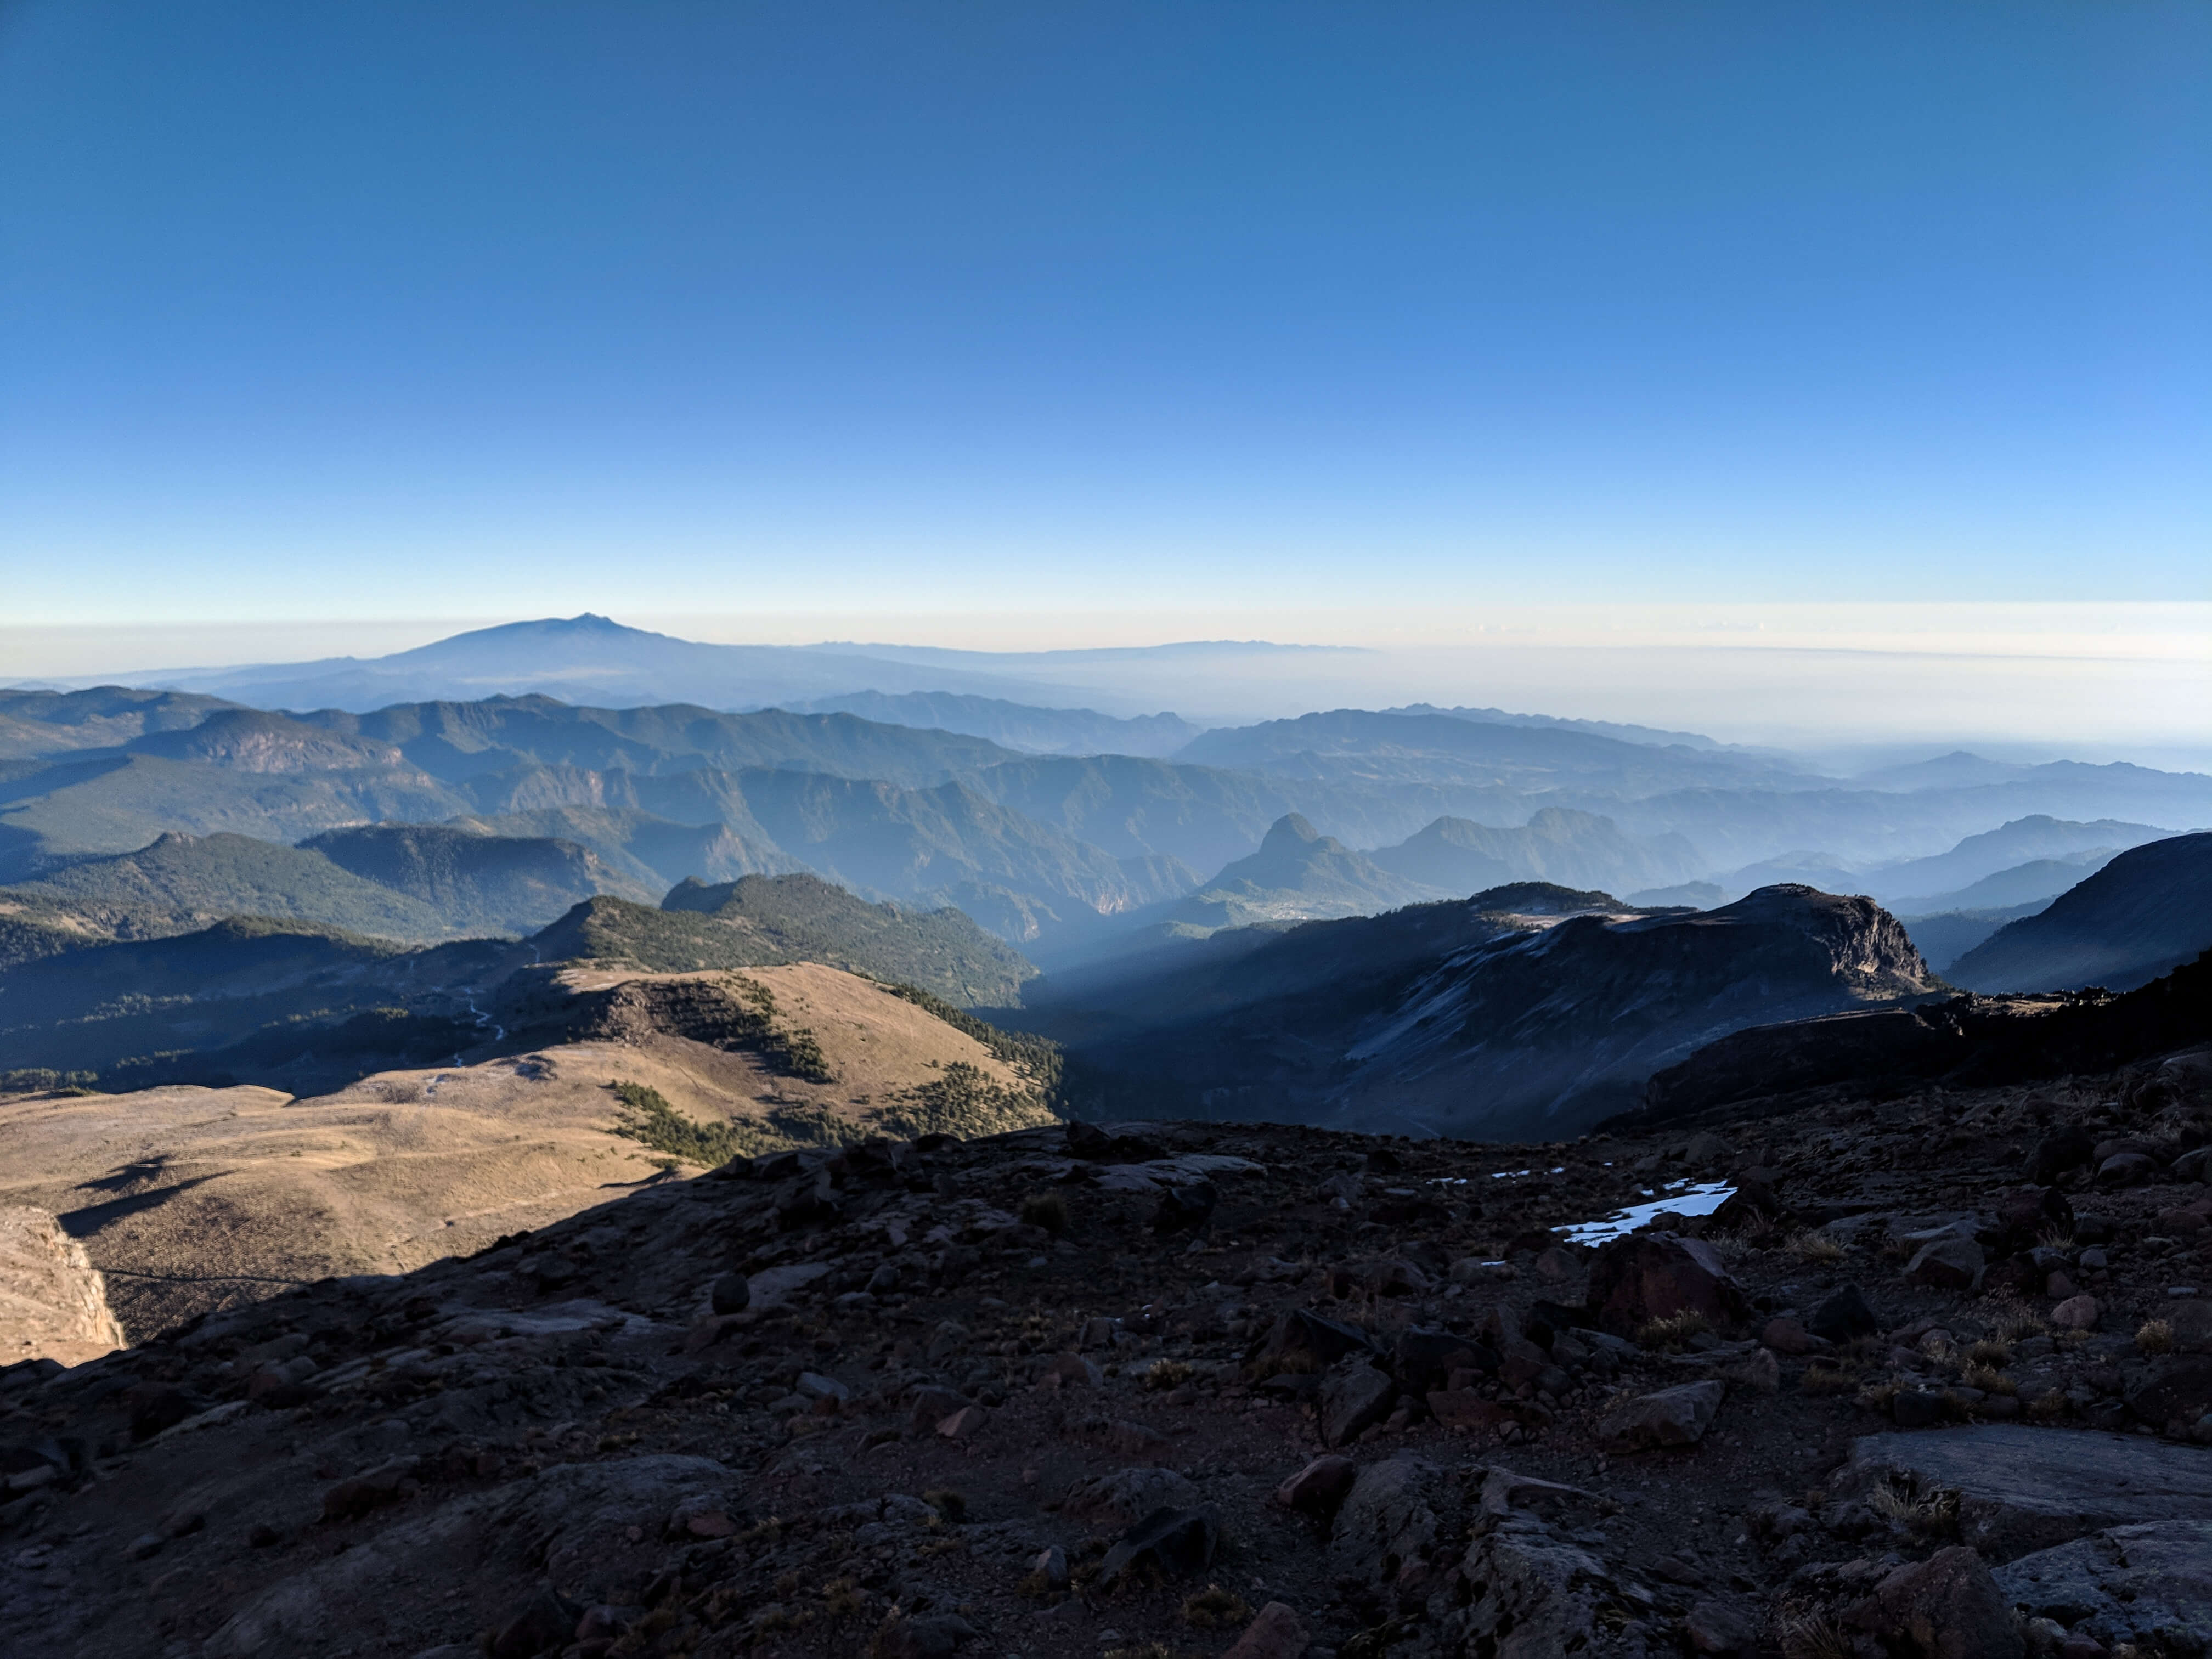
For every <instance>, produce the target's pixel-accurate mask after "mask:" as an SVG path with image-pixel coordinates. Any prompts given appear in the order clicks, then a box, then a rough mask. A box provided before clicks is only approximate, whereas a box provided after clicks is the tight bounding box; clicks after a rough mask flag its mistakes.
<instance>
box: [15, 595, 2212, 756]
mask: <svg viewBox="0 0 2212 1659" xmlns="http://www.w3.org/2000/svg"><path fill="white" fill-rule="evenodd" d="M530 619H531V618H526V617H520V616H510V617H494V618H445V619H424V620H420V621H398V620H386V621H374V622H349V623H338V622H331V621H327V620H323V621H308V622H300V621H295V622H290V623H235V624H228V625H219V626H213V627H208V626H182V625H173V626H170V627H167V628H152V627H139V628H79V629H23V628H12V629H11V628H6V627H4V626H0V683H5V680H9V679H12V680H15V681H19V682H37V681H40V680H41V679H46V680H52V681H53V682H56V683H68V684H77V683H85V682H88V681H90V680H93V679H96V678H114V679H118V680H120V681H123V682H125V683H159V682H160V681H161V677H162V676H163V674H164V673H168V674H183V673H186V672H188V671H199V670H210V669H216V668H222V667H232V666H242V665H258V664H263V663H286V662H302V661H313V660H318V659H323V658H327V657H344V656H354V657H359V658H371V657H376V656H381V655H385V654H387V653H392V652H397V651H403V650H407V649H410V648H412V647H416V646H420V645H424V644H428V643H430V642H432V641H437V640H441V639H445V638H447V637H450V636H451V635H455V634H459V633H463V632H467V631H471V630H473V629H479V628H483V627H489V626H497V625H499V624H500V623H511V622H518V621H524V620H530ZM614 620H616V621H617V622H621V623H625V624H626V625H628V626H632V627H637V628H641V629H647V630H648V631H652V632H658V633H664V634H668V635H672V636H674V637H676V638H678V639H688V640H695V641H703V642H709V643H718V644H768V645H793V646H797V645H815V644H829V643H835V644H842V645H846V646H849V647H852V648H853V649H854V651H855V652H856V653H860V654H865V653H866V651H867V649H868V648H869V647H870V646H871V645H874V646H878V647H939V648H945V649H953V650H963V651H976V652H993V653H1040V652H1053V651H1082V650H1086V649H1095V648H1098V647H1157V646H1161V645H1165V644H1170V643H1173V642H1176V641H1177V640H1183V641H1190V640H1209V641H1228V640H1252V639H1258V638H1261V637H1263V635H1262V634H1261V633H1260V632H1259V631H1256V630H1255V629H1250V628H1247V629H1243V630H1239V629H1237V628H1235V627H1234V626H1230V627H1221V628H1216V629H1212V630H1208V629H1206V628H1205V627H1203V626H1201V625H1200V624H1205V623H1237V622H1245V623H1253V622H1257V623H1273V624H1276V625H1283V624H1290V625H1293V626H1296V625H1297V624H1299V623H1303V624H1304V627H1306V628H1307V629H1311V630H1313V631H1312V632H1311V633H1309V634H1307V635H1306V636H1305V637H1304V638H1299V637H1296V636H1289V637H1278V638H1275V639H1273V641H1272V642H1273V643H1275V644H1278V645H1299V644H1304V645H1309V646H1325V647H1348V649H1340V650H1337V651H1326V652H1317V653H1310V654H1307V653H1281V654H1276V655H1261V656H1257V657H1249V658H1245V659H1239V660H1238V662H1237V665H1236V670H1235V671H1234V673H1233V674H1229V673H1225V671H1223V669H1222V668H1221V667H1220V666H1218V665H1212V666H1198V667H1178V666H1176V665H1173V664H1168V665H1160V664H1157V663H1148V664H1147V665H1146V666H1145V667H1144V668H1143V669H1142V671H1141V672H1140V673H1139V674H1138V675H1135V676H1133V677H1130V676H1121V675H1117V674H1116V673H1115V671H1113V670H1112V669H1111V668H1110V667H1108V666H1101V665H1069V666H1068V667H1067V668H1066V669H1065V670H1063V672H1064V673H1065V674H1066V676H1067V678H1066V681H1065V685H1064V689H1065V690H1066V696H1062V697H1057V698H1046V699H1044V701H1046V702H1050V703H1051V704H1052V705H1053V706H1056V707H1058V706H1066V707H1080V706H1094V705H1095V706H1097V707H1100V708H1103V709H1105V710H1106V711H1107V712H1110V713H1115V714H1135V713H1156V712H1159V711H1161V710H1163V709H1169V708H1172V709H1173V710H1174V712H1176V713H1178V714H1183V715H1184V716H1186V717H1187V718H1190V719H1194V720H1199V721H1200V723H1202V724H1225V723H1239V722H1243V721H1249V720H1262V719H1273V718H1281V717H1285V716H1288V715H1294V714H1302V713H1305V712H1309V711H1310V710H1311V709H1314V708H1329V707H1340V706H1360V707H1374V708H1380V707H1387V706H1391V705H1394V704H1402V703H1407V702H1436V703H1439V704H1443V705H1446V706H1450V705H1455V704H1466V705H1471V706H1480V707H1497V708H1505V709H1508V710H1510V711H1511V712H1516V713H1523V714H1550V715H1557V716H1560V717H1564V718H1570V719H1583V720H1614V721H1620V722H1623V723H1627V724H1638V725H1646V726H1662V727H1672V728H1681V729H1690V730H1695V731H1698V732H1703V733H1705V735H1707V736H1711V737H1713V738H1718V739H1720V740H1721V741H1723V742H1731V743H1742V744H1759V745H1769V746H1774V747H1780V748H1787V749H1792V750H1798V751H1800V752H1802V753H1805V754H1808V755H1809V756H1811V757H1814V758H1818V759H1825V760H1827V761H1829V762H1830V763H1833V764H1835V765H1838V766H1841V767H1844V768H1849V767H1850V766H1853V765H1858V764H1866V765H1873V764H1886V763H1893V762H1894V761H1896V760H1898V759H1899V758H1904V757H1911V756H1916V755H1919V754H1923V753H1924V754H1934V753H1939V752H1943V751H1945V750H1949V749H1951V748H1955V747H1966V748H1971V749H1973V750H1976V751H1977V752H1980V753H1984V754H1985V755H1988V756H1989V757H1991V758H2002V759H2018V760H2027V761H2033V760H2045V759H2056V758H2069V759H2080V760H2089V761H2100V762H2102V761H2110V760H2130V761H2134V762H2136V763H2139V764H2145V765H2154V766H2163V767H2169V768H2171V767H2179V768H2184V769H2191V770H2197V769H2212V737H2208V736H2207V735H2206V723H2205V721H2204V720H2203V717H2202V716H2203V710H2204V709H2206V708H2212V605H2195V606H2181V605H2175V606H2124V605H2112V606H2105V607H2086V606H2079V605H2076V606H2065V607H2058V606H2017V605H2015V606H2005V607H1999V606H1984V607H1960V606H1933V605H1931V606H1923V607H1895V606H1864V605H1862V606H1855V607H1853V606H1824V607H1810V606H1798V607H1734V608H1727V607H1717V606H1705V607H1691V606H1681V607H1672V608H1668V609H1665V610H1662V609H1661V608H1657V607H1636V608H1629V607H1612V608H1605V609H1600V608H1596V607H1568V606H1553V607H1519V608H1516V609H1514V610H1510V611H1509V610H1506V609H1505V608H1503V607H1499V608H1495V609H1493V610H1492V611H1490V612H1488V613H1486V620H1484V621H1481V622H1468V623H1463V624H1462V629H1461V631H1460V637H1459V638H1457V639H1454V638H1452V637H1451V636H1450V635H1451V629H1449V625H1448V624H1447V623H1445V622H1443V620H1441V619H1440V618H1438V617H1437V616H1436V615H1434V614H1433V613H1431V615H1430V616H1429V617H1427V618H1426V620H1425V626H1424V628H1423V629H1422V630H1421V632H1420V634H1419V635H1416V636H1415V637H1413V638H1410V639H1409V638H1405V637H1402V634H1403V632H1404V631H1406V630H1401V636H1400V637H1395V638H1394V637H1393V636H1392V635H1391V634H1390V633H1389V632H1388V631H1386V630H1383V629H1374V630H1372V631H1365V632H1363V631H1362V630H1361V628H1360V625H1359V623H1360V619H1359V618H1358V617H1346V616H1343V615H1340V616H1338V617H1334V618H1333V619H1323V618H1315V617H1305V618H1299V617H1285V616H1281V615H1277V616H1273V617H1267V616H1262V617H1256V618H1255V617H1222V616H1219V615H1218V614H1214V615H1208V616H1205V617H1179V618H1172V619H1168V620H1167V621H1165V622H1160V621H1156V620H1153V619H1149V618H1146V617H1099V616H1095V615H1094V616H1091V617H1023V618H1016V619H1009V618H1004V617H999V618H981V619H978V618H972V617H970V618H962V617H937V618H915V617H904V618H899V617H867V616H865V615H863V616H858V617H853V616H848V617H834V616H813V617H807V616H791V617H713V616H694V617H665V616H663V617H653V616H646V615H634V616H623V615H619V614H617V615H616V616H615V617H614ZM841 621H842V622H845V623H871V622H881V623H885V624H887V625H888V624H890V623H899V622H903V623H905V624H906V632H905V636H904V637H898V636H896V635H882V634H872V633H871V632H870V631H869V630H868V629H866V628H861V629H859V630H858V631H850V632H844V633H838V632H836V631H832V630H833V629H834V625H835V624H836V623H838V622H841ZM1176 622H1188V623H1191V624H1193V626H1192V627H1191V628H1190V629H1188V631H1184V632H1182V633H1179V634H1177V633H1171V632H1169V631H1165V630H1167V629H1171V628H1172V627H1173V624H1174V623H1176ZM1323 633H1333V634H1334V635H1335V637H1333V638H1328V637H1316V636H1315V635H1318V634H1323ZM192 647H198V648H199V649H200V653H201V654H199V655H198V656H197V657H192V658H188V657H187V656H185V655H180V654H178V653H185V652H188V651H189V650H190V649H191V648H192ZM852 689H854V690H862V689H866V688H863V687H860V686H858V685H856V686H854V688H852ZM1008 695H1009V700H1010V701H1016V702H1019V701H1024V700H1025V699H1024V697H1022V696H1014V695H1012V694H1008ZM1747 699H1749V700H1753V701H1751V702H1747ZM248 701H251V699H250V698H249V699H248Z"/></svg>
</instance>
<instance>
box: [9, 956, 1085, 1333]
mask: <svg viewBox="0 0 2212 1659" xmlns="http://www.w3.org/2000/svg"><path fill="white" fill-rule="evenodd" d="M732 977H733V976H732V975H638V974H635V973H630V972H626V971H623V970H620V969H602V968H583V969H571V970H569V971H568V973H566V974H564V975H562V982H563V983H564V984H565V985H566V986H567V987H568V988H569V989H571V990H572V991H574V992H577V993H596V992H604V991H606V990H608V989H610V988H615V987H623V986H640V987H642V986H646V985H652V984H662V985H666V984H675V983H681V982H683V981H686V980H708V979H711V980H714V981H717V982H718V983H721V984H726V983H727V982H728V981H730V980H731V979H732ZM742 977H743V979H744V981H747V982H749V983H750V984H751V985H752V986H754V987H757V989H758V990H759V991H762V992H765V993H766V994H767V997H766V1000H767V1002H768V1003H769V1005H771V1006H772V1007H773V1010H774V1012H773V1016H772V1017H773V1018H774V1020H775V1022H776V1023H777V1024H778V1025H779V1026H780V1027H781V1028H782V1029H783V1030H787V1031H789V1032H793V1033H799V1032H805V1033H807V1034H810V1035H811V1037H812V1038H813V1042H814V1045H815V1047H816V1048H818V1051H819V1054H820V1058H821V1062H822V1064H821V1066H820V1068H819V1073H821V1074H826V1079H824V1080H811V1079H807V1078H805V1077H799V1076H794V1075H792V1074H791V1073H789V1071H788V1070H787V1069H783V1068H779V1067H777V1066H774V1065H772V1064H771V1063H770V1061H769V1060H768V1059H766V1058H764V1057H763V1055H761V1054H755V1053H751V1052H734V1051H731V1050H727V1049H723V1048H714V1047H711V1046H709V1045H708V1044H706V1043H703V1042H696V1041H693V1040H691V1039H690V1038H686V1037H683V1036H671V1035H669V1034H667V1033H666V1032H665V1031H657V1030H646V1031H643V1032H641V1033H638V1034H635V1036H634V1037H633V1038H632V1039H631V1040H604V1041H593V1042H574V1043H568V1044H564V1045H561V1046H558V1047H553V1048H544V1049H538V1050H533V1051H532V1052H530V1053H527V1054H516V1055H512V1056H508V1057H506V1058H502V1059H500V1060H493V1061H489V1062H487V1063H484V1064H482V1065H477V1066H465V1067H459V1068H446V1069H439V1070H419V1071H395V1072H382V1073H376V1074H374V1075H373V1076H370V1077H367V1078H364V1079H361V1080H360V1081H359V1082H357V1083H355V1084H353V1085H350V1086H349V1087H347V1088H344V1089H341V1090H338V1091H336V1092H334V1093H331V1094H326V1095H321V1096H317V1097H313V1098H306V1099H294V1098H292V1097H289V1096H287V1095H285V1094H283V1093H281V1092H279V1091H276V1090H271V1089H258V1088H247V1087H240V1088H230V1089H204V1088H187V1087H176V1088H163V1089H149V1090H144V1091H138V1092H136V1093H132V1094H123V1095H99V1094H92V1095H77V1096H32V1097H18V1098H15V1099H13V1100H9V1101H4V1102H0V1206H4V1205H27V1206H35V1207H36V1208H39V1209H41V1210H46V1211H48V1212H53V1213H55V1214H57V1215H58V1216H60V1217H61V1218H62V1219H63V1225H64V1227H65V1228H66V1229H67V1230H68V1231H70V1233H72V1234H74V1235H75V1236H76V1237H78V1238H79V1239H81V1240H82V1243H83V1244H84V1247H85V1249H86V1252H87V1254H88V1255H89V1257H90V1259H91V1261H92V1265H93V1266H94V1267H97V1268H99V1269H100V1271H101V1272H103V1273H106V1276H107V1285H108V1293H109V1299H110V1302H111V1304H112V1305H113V1307H114V1309H115V1310H116V1313H117V1314H118V1316H119V1317H120V1318H121V1320H122V1322H123V1325H124V1328H125V1331H126V1332H127V1333H128V1334H130V1335H131V1338H132V1339H133V1340H140V1339H143V1337H145V1336H146V1335H148V1334H151V1333H153V1332H155V1331H159V1330H161V1329H164V1328H168V1327H170V1326H173V1325H174V1324H176V1323H178V1322H180V1321H182V1320H184V1319H186V1318H189V1317H190V1316H191V1315H193V1314H195V1313H197V1312H200V1311H202V1310H206V1309H209V1308H212V1307H218V1306H224V1305H228V1304H233V1303H236V1302H240V1301H246V1300H252V1299H255V1298H258V1297H263V1296H266V1295H270V1294H273V1293H275V1292H276V1291H279V1290H281V1289H283V1287H285V1286H286V1285H291V1284H296V1283H299V1282H301V1281H303V1280H313V1279H320V1278H324V1277H326V1276H330V1275H334V1274H347V1273H398V1272H403V1271H405V1270H407V1269H409V1268H412V1267H419V1266H421V1265H422V1264H423V1263H425V1262H428V1261H433V1260H435V1259H436V1258H438V1257H441V1256H445V1255H465V1254H468V1253H470V1252H472V1251H475V1250H477V1249H482V1248H483V1246H485V1245H486V1244H489V1243H491V1242H492V1241H493V1240H494V1239H496V1238H498V1237H501V1236H503V1235H506V1234H509V1233H514V1232H519V1231H525V1230H526V1229H532V1228H536V1227H539V1226H543V1225H545V1224H547V1223H548V1222H551V1221H554V1220H557V1219H559V1218H562V1217H564V1216H568V1215H573V1214H574V1213H575V1212H578V1211H580V1210H583V1209H586V1208H588V1207H590V1206H593V1205H595V1204H599V1203H603V1202H605V1201H606V1200H609V1199H611V1198H613V1197H616V1196H618V1195H619V1194H621V1193H622V1192H623V1191H625V1190H627V1189H629V1188H632V1187H634V1186H635V1185H637V1184H638V1183H641V1182H647V1181H652V1180H661V1179H669V1178H673V1177H680V1176H687V1175H694V1174H696V1173H698V1172H699V1170H700V1168H701V1165H699V1164H696V1163H685V1162H684V1161H682V1160H680V1159H678V1158H675V1157H673V1156H672V1155H671V1153H670V1152H667V1151H666V1150H664V1149H663V1148H662V1147H660V1146H654V1145H648V1144H646V1143H642V1142H641V1141H639V1140H637V1139H633V1138H630V1136H629V1135H626V1134H624V1133H620V1131H621V1130H622V1128H623V1127H624V1124H625V1122H626V1121H630V1122H632V1123H633V1125H634V1121H635V1113H634V1112H633V1111H632V1110H630V1109H628V1108H626V1107H625V1106H624V1104H623V1100H622V1099H621V1098H620V1097H619V1096H618V1094H617V1091H616V1088H615V1086H614V1085H624V1084H627V1085H634V1086H633V1088H632V1089H631V1090H629V1091H625V1092H629V1093H631V1094H633V1096H635V1093H636V1091H640V1090H650V1091H653V1093H654V1094H655V1095H657V1096H658V1097H659V1099H660V1100H662V1101H664V1102H665V1103H666V1105H667V1107H668V1109H669V1110H670V1111H671V1113H673V1114H675V1115H678V1117H679V1118H680V1120H681V1121H684V1122H685V1123H687V1124H690V1125H696V1126H697V1127H699V1128H701V1129H702V1130H707V1131H716V1130H719V1131H720V1132H722V1133H724V1134H726V1136H727V1137H728V1138H729V1139H730V1140H731V1142H732V1144H735V1145H737V1146H741V1147H743V1148H744V1149H749V1150H767V1149H769V1148H774V1147H778V1146H792V1145H799V1144H820V1143H824V1142H832V1143H842V1142H846V1141H850V1140H854V1139H860V1138H862V1137H864V1136H866V1135H868V1134H872V1133H890V1134H896V1135H911V1134H916V1133H924V1132H926V1131H928V1130H931V1129H948V1130H951V1132H953V1133H963V1134H976V1133H991V1132H994V1131H997V1130H1001V1129H1007V1128H1014V1127H1023V1126H1025V1125H1028V1124H1034V1123H1041V1122H1046V1121H1051V1116H1052V1114H1051V1112H1050V1110H1049V1109H1048V1108H1047V1107H1046V1106H1045V1104H1044V1103H1043V1100H1042V1095H1041V1094H1040V1092H1039V1091H1037V1089H1036V1086H1035V1085H1034V1082H1033V1079H1031V1078H1030V1077H1029V1076H1028V1075H1027V1074H1025V1073H1024V1072H1023V1071H1021V1070H1019V1069H1018V1068H1017V1066H1015V1065H1013V1064H1012V1063H1010V1062H1009V1061H1008V1060H1005V1059H1002V1058H1000V1055H999V1054H995V1053H994V1052H993V1050H992V1048H989V1047H987V1046H986V1045H985V1043H984V1042H981V1041H979V1040H978V1039H977V1037H976V1036H973V1035H970V1034H969V1032H968V1031H966V1030H959V1029H956V1028H955V1027H954V1026H953V1025H951V1024H947V1023H946V1022H945V1020H944V1019H941V1018H938V1017H937V1016H936V1015H935V1014H933V1013H932V1012H929V1011H928V1010H927V1008H926V1007H924V1006H921V1005H919V1004H917V1003H915V1001H913V1000H909V999H908V998H906V997H902V996H901V995H899V994H896V993H894V992H892V991H890V990H889V989H886V988H885V987H882V986H879V985H878V984H876V983H874V982H873V981H869V980H866V979H862V978H860V977H857V976H856V975H851V974H847V973H843V972H841V971H839V970H838V969H834V968H824V967H821V966H818V965H815V964H810V963H801V964H794V965H790V966H785V967H774V968H757V969H748V970H747V971H746V972H745V974H744V975H743V976H742Z"/></svg>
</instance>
